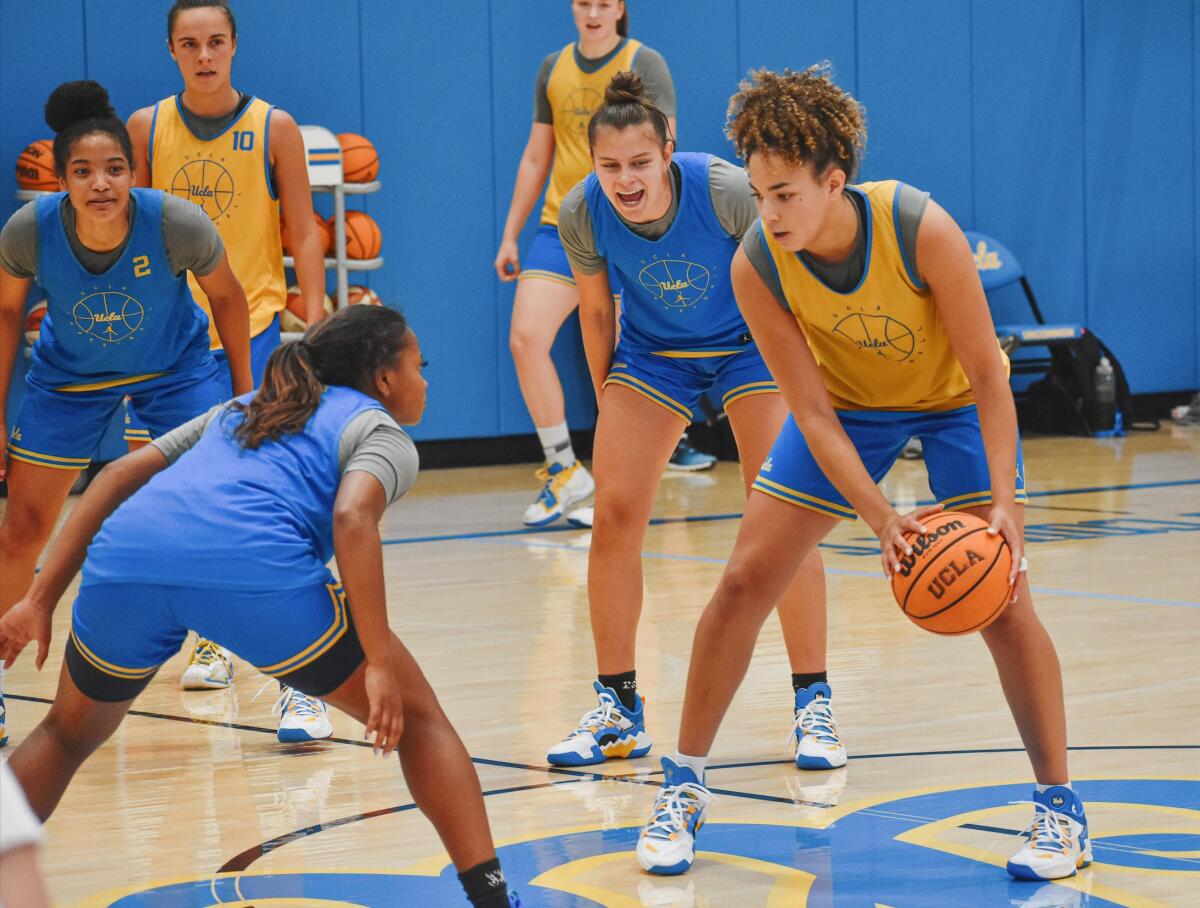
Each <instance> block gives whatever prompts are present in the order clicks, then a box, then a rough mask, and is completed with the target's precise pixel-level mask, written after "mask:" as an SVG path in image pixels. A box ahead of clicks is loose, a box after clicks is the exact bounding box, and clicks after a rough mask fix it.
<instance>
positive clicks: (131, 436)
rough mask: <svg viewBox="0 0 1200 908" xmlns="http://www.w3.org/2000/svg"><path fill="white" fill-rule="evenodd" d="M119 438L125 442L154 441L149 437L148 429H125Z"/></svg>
mask: <svg viewBox="0 0 1200 908" xmlns="http://www.w3.org/2000/svg"><path fill="white" fill-rule="evenodd" d="M121 438H122V439H124V440H125V441H154V439H153V438H151V437H150V430H149V429H126V430H125V431H124V432H123V433H122V434H121Z"/></svg>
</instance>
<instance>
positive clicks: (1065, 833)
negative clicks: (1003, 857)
mask: <svg viewBox="0 0 1200 908" xmlns="http://www.w3.org/2000/svg"><path fill="white" fill-rule="evenodd" d="M1014 803H1018V804H1027V803H1029V802H1028V801H1016V802H1014ZM1033 806H1034V815H1033V822H1032V823H1031V824H1030V825H1029V828H1028V829H1026V830H1025V832H1024V833H1023V835H1024V836H1025V837H1026V839H1027V841H1026V842H1025V844H1024V845H1022V846H1021V848H1020V849H1019V850H1018V851H1017V853H1016V854H1014V855H1013V856H1012V857H1011V858H1009V859H1008V872H1009V873H1011V874H1012V875H1013V876H1015V877H1016V878H1017V879H1018V880H1061V879H1064V878H1065V877H1069V876H1074V875H1075V871H1077V870H1080V869H1082V868H1084V867H1086V866H1087V865H1088V864H1090V863H1092V842H1091V839H1089V838H1088V824H1087V815H1086V814H1085V813H1084V812H1083V801H1081V800H1080V799H1079V795H1077V794H1076V793H1075V792H1073V791H1072V790H1071V789H1069V788H1067V787H1066V786H1065V785H1051V786H1050V787H1049V788H1047V789H1046V790H1045V791H1038V790H1037V789H1034V792H1033Z"/></svg>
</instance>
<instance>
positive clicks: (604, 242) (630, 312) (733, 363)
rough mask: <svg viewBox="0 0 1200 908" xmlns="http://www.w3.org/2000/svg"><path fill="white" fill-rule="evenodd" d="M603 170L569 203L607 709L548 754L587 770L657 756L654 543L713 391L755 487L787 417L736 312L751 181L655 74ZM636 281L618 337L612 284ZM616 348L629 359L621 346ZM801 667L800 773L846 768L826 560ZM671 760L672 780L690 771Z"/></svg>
mask: <svg viewBox="0 0 1200 908" xmlns="http://www.w3.org/2000/svg"><path fill="white" fill-rule="evenodd" d="M588 141H589V145H590V148H591V153H592V162H593V165H594V169H593V173H592V174H591V175H590V176H589V177H587V179H586V180H584V181H583V182H582V183H580V184H578V185H577V186H575V187H574V188H573V189H572V190H571V191H570V192H568V193H567V194H566V197H565V198H564V199H563V201H562V205H561V207H560V208H559V221H558V224H559V231H560V234H561V236H562V242H563V247H564V248H565V249H566V252H567V257H568V258H569V259H570V261H571V267H572V270H573V271H574V274H575V282H576V284H577V286H578V287H579V295H580V324H581V326H582V328H583V340H584V348H585V350H586V352H587V359H588V368H589V370H590V371H591V376H592V383H593V385H594V386H595V389H596V400H597V401H599V405H600V416H599V420H598V421H597V424H596V441H595V452H594V458H595V459H594V461H593V466H594V468H595V471H596V507H595V522H594V524H593V529H592V541H591V549H590V555H589V558H588V598H589V602H590V606H591V618H592V634H593V637H594V640H595V644H596V658H597V663H598V668H599V675H598V678H597V680H596V682H595V685H594V686H595V690H596V693H597V694H598V696H599V700H600V704H599V706H598V707H597V708H596V709H594V710H592V711H590V712H588V713H587V714H585V715H584V716H583V718H582V719H581V720H580V722H579V725H578V727H577V728H576V729H575V730H574V731H573V732H571V734H570V735H568V736H567V737H566V738H565V739H564V740H563V741H561V742H559V743H558V744H556V745H554V747H552V748H551V749H550V752H549V754H548V756H547V759H548V760H549V761H550V762H551V763H554V764H556V765H562V766H580V765H588V764H592V763H600V762H603V761H605V760H608V759H612V758H628V757H640V756H644V755H645V754H646V753H647V752H648V751H649V750H650V737H649V734H648V733H647V731H646V725H645V715H644V712H643V709H642V700H641V698H640V697H639V695H638V693H637V675H636V671H635V660H634V655H635V649H636V643H637V628H638V621H639V618H640V616H641V609H642V564H641V548H642V541H643V540H644V539H645V535H646V527H647V525H648V522H649V519H650V510H651V507H652V506H653V504H654V495H655V492H656V491H657V489H658V484H659V480H660V477H661V476H662V470H663V466H664V465H665V464H666V462H667V458H668V457H670V455H671V452H672V450H673V449H674V448H675V443H676V441H677V440H678V438H679V430H680V428H681V425H680V422H681V421H682V425H683V426H687V425H688V424H689V423H690V422H691V421H692V418H693V409H694V408H695V407H696V405H697V403H698V401H699V399H700V397H701V395H703V394H705V393H706V392H709V391H712V392H714V393H716V394H720V395H721V397H722V401H723V403H724V406H725V410H726V412H727V413H728V415H729V422H730V425H731V426H732V428H733V433H734V437H735V439H736V440H737V445H738V453H739V455H740V459H741V461H742V470H743V474H742V475H743V480H744V482H745V485H746V490H747V492H748V491H749V488H750V483H751V482H752V481H753V479H754V475H755V472H756V471H757V469H758V466H759V465H760V464H761V463H762V462H763V459H764V458H765V457H766V456H767V451H768V450H769V449H770V446H771V442H772V441H773V440H774V438H775V436H776V434H778V432H779V428H780V427H781V426H782V425H783V421H784V418H785V417H786V415H787V409H786V407H785V406H784V403H783V399H782V398H781V397H780V396H779V388H778V386H777V385H776V384H775V381H774V379H772V378H771V374H770V372H768V371H767V367H766V364H765V363H764V362H763V359H762V356H761V355H760V354H759V352H758V347H757V346H756V344H755V343H754V340H753V339H752V338H751V336H750V333H749V331H748V330H747V327H746V322H745V320H744V319H743V318H742V315H741V313H740V312H738V308H737V303H736V301H735V300H734V297H733V289H732V287H731V286H730V280H729V265H730V262H731V260H732V259H733V255H734V253H735V252H736V251H737V248H738V243H739V242H740V241H741V239H742V236H743V235H744V234H745V233H746V231H747V230H749V229H750V227H751V226H752V225H753V224H754V220H755V217H756V216H757V213H756V211H755V207H754V200H753V198H752V197H751V195H750V187H749V184H748V182H747V180H746V174H745V172H744V171H743V170H742V169H741V168H740V167H735V166H734V165H732V164H730V163H729V162H728V161H724V160H722V159H720V158H717V157H714V156H712V155H707V154H694V153H686V152H676V151H675V141H674V136H673V135H672V131H671V125H670V121H669V119H668V118H667V116H666V115H665V114H664V113H663V111H661V110H660V109H659V108H658V107H656V106H655V105H654V104H653V103H651V102H650V100H649V98H648V97H647V94H646V91H645V87H644V86H643V84H642V81H641V79H640V78H639V77H638V76H637V74H636V73H633V72H621V73H618V74H617V75H616V76H615V77H614V78H613V80H612V83H611V84H610V85H609V86H608V88H607V89H606V91H605V95H604V104H603V105H601V107H600V108H599V109H598V110H597V111H596V112H595V114H593V115H592V118H591V121H590V123H589V125H588ZM610 272H614V273H615V274H616V275H617V276H618V279H619V280H620V282H621V285H622V286H623V287H624V294H623V297H622V303H621V315H620V332H619V333H620V341H619V342H616V337H617V333H618V332H617V318H616V313H615V306H614V304H613V297H612V288H611V286H610V283H609V274H610ZM614 343H616V349H615V351H614V349H613V347H614ZM779 614H780V621H781V623H782V625H783V631H784V639H785V642H786V644H787V650H788V657H789V660H790V662H791V667H792V694H791V698H790V700H791V703H792V705H793V712H792V713H791V714H790V715H791V716H792V720H793V731H794V736H793V737H794V741H795V743H796V765H797V766H799V767H801V768H804V769H823V770H827V769H833V768H835V767H838V766H843V765H845V762H846V750H845V748H844V747H843V746H842V744H841V740H840V739H839V737H838V733H837V728H836V724H835V722H834V717H833V711H832V706H831V703H830V697H831V691H830V688H829V684H828V678H827V676H826V673H825V585H824V573H823V570H822V565H821V559H820V556H819V555H818V554H817V553H816V552H815V551H814V552H811V553H810V555H809V557H808V558H806V559H804V564H803V566H802V567H801V568H800V571H799V573H798V574H797V576H796V580H795V582H794V583H793V584H792V586H791V587H790V589H789V591H788V593H787V594H786V595H785V596H783V597H782V599H781V600H780V603H779ZM680 759H681V758H680V757H679V756H678V755H677V756H676V758H675V759H674V760H671V759H664V760H663V765H664V768H665V769H666V771H667V773H668V777H673V774H675V773H680V772H686V771H687V770H686V763H680V762H679V760H680Z"/></svg>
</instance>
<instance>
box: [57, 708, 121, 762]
mask: <svg viewBox="0 0 1200 908" xmlns="http://www.w3.org/2000/svg"><path fill="white" fill-rule="evenodd" d="M42 732H43V733H44V734H45V735H46V736H47V738H49V740H50V741H51V742H52V744H53V746H54V750H55V751H57V752H58V754H59V755H60V757H61V758H62V759H64V760H65V761H66V762H68V763H69V764H71V765H74V766H79V765H80V764H82V763H83V761H84V760H86V759H87V758H88V757H90V756H91V755H92V753H93V752H94V751H95V750H96V748H97V747H99V746H100V745H101V744H103V743H104V741H105V738H106V737H107V736H97V735H94V734H91V733H90V732H89V731H88V723H86V722H78V721H75V720H74V719H73V718H72V717H71V716H68V715H66V714H64V713H63V712H60V711H58V710H55V709H54V708H51V710H50V712H49V713H47V714H46V718H45V719H43V720H42Z"/></svg>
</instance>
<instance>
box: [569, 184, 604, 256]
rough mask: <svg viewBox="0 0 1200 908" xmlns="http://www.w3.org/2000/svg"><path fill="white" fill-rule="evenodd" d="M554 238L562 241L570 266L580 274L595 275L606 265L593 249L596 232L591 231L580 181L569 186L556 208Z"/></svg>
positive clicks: (590, 220)
mask: <svg viewBox="0 0 1200 908" xmlns="http://www.w3.org/2000/svg"><path fill="white" fill-rule="evenodd" d="M558 238H559V239H560V240H562V245H563V250H564V251H565V252H566V253H567V258H568V259H569V260H570V262H571V267H572V268H574V269H575V270H576V271H578V272H579V273H580V274H599V273H600V272H601V271H603V270H605V269H606V268H607V267H608V263H607V261H605V259H604V257H603V256H602V255H600V253H599V252H597V251H596V234H595V233H594V232H593V230H592V219H591V217H590V216H589V214H588V202H587V196H586V195H584V192H583V182H582V181H581V182H579V183H576V184H575V185H574V186H572V187H571V190H570V192H568V193H567V194H566V195H565V196H563V200H562V204H561V205H559V207H558Z"/></svg>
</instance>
